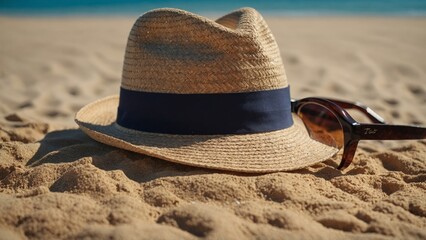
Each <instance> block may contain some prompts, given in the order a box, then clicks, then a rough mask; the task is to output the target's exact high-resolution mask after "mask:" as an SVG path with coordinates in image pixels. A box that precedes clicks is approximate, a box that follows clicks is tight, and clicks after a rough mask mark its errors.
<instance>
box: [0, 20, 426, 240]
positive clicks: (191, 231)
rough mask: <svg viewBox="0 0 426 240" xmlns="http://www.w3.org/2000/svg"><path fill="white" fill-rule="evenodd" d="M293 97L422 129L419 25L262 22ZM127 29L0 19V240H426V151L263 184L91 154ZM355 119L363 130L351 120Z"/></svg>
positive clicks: (329, 164)
mask: <svg viewBox="0 0 426 240" xmlns="http://www.w3.org/2000/svg"><path fill="white" fill-rule="evenodd" d="M266 20H267V23H268V24H269V26H270V28H271V29H272V32H273V34H274V36H275V38H276V41H277V42H278V44H279V46H280V51H281V55H282V58H283V61H284V64H285V69H286V72H287V76H288V81H289V83H290V85H291V94H292V97H294V98H302V97H308V96H324V97H330V98H336V99H345V100H350V101H361V102H363V103H364V104H366V105H368V106H369V107H371V108H372V109H374V110H375V111H376V112H377V113H379V114H380V115H381V116H383V117H384V118H385V120H386V121H387V122H389V123H393V124H416V125H423V126H425V125H426V61H425V59H426V45H425V43H426V31H425V29H426V18H402V17H393V18H390V17H389V18H385V17H382V18H379V17H365V18H361V17H358V18H356V17H307V18H301V17H294V18H283V17H280V18H279V17H270V18H268V17H266ZM134 21H135V18H124V17H111V18H106V17H93V18H88V17H63V18H58V17H56V18H48V17H44V18H43V17H39V18H29V17H28V18H25V17H21V18H17V17H16V18H12V17H10V18H8V17H0V83H1V87H0V239H26V238H30V239H76V238H77V239H197V238H206V239H286V238H288V239H394V238H396V239H425V238H426V230H425V229H426V141H424V140H423V141H386V142H384V141H364V142H361V143H360V146H359V148H358V150H357V155H356V157H355V159H354V161H353V164H352V165H351V166H350V167H349V168H348V169H346V170H345V171H343V172H341V171H339V170H336V169H335V167H336V166H337V164H338V160H337V158H336V159H330V160H327V161H325V162H324V163H320V164H317V165H314V166H312V167H309V168H306V169H302V170H297V171H292V172H279V173H271V174H261V175H259V174H258V175H256V174H238V173H232V172H222V171H216V170H207V169H201V168H194V167H188V166H184V165H178V164H174V163H170V162H167V161H163V160H159V159H156V158H152V157H148V156H144V155H139V154H136V153H132V152H128V151H125V150H120V149H117V148H113V147H109V146H106V145H103V144H101V143H98V142H95V141H94V140H92V139H91V138H89V137H87V136H86V135H85V134H84V133H83V132H82V131H80V130H79V129H78V128H77V125H76V124H75V123H74V115H75V113H76V111H78V110H79V109H80V108H81V107H82V106H84V105H85V104H87V103H89V102H92V101H94V100H96V99H99V98H101V97H105V96H109V95H114V94H118V90H119V86H120V81H121V79H120V78H121V70H122V66H123V57H124V50H125V46H126V42H127V37H128V34H129V31H130V29H131V27H132V24H133V22H134ZM359 117H360V120H365V119H363V118H362V116H359Z"/></svg>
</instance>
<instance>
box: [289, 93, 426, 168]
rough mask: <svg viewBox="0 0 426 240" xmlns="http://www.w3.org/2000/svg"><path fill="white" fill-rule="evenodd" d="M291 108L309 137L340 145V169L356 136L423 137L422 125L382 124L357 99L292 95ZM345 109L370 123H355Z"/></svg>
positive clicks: (350, 156)
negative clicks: (358, 113)
mask: <svg viewBox="0 0 426 240" xmlns="http://www.w3.org/2000/svg"><path fill="white" fill-rule="evenodd" d="M291 108H292V112H293V113H296V114H297V115H298V116H299V117H300V119H301V120H302V121H303V123H304V125H305V127H306V129H307V131H308V132H309V135H310V137H311V138H312V139H314V140H316V141H318V142H321V143H323V144H326V145H329V146H332V147H335V148H338V149H339V150H341V149H342V148H343V156H342V160H341V162H340V164H339V166H338V167H337V169H341V170H342V169H345V168H347V167H348V166H349V165H350V164H351V162H352V160H353V158H354V155H355V152H356V149H357V146H358V142H359V141H360V140H403V139H425V138H426V128H424V127H418V126H409V125H389V124H386V123H385V121H384V119H383V118H382V117H380V116H379V115H378V114H377V113H375V112H374V111H373V110H371V109H370V108H369V107H367V106H365V105H363V104H361V103H350V102H345V101H340V100H334V99H328V98H317V97H309V98H303V99H300V100H295V99H292V100H291ZM345 109H346V110H347V109H354V110H357V111H360V112H361V113H363V114H364V115H365V116H366V117H368V118H369V120H370V121H372V122H373V123H359V122H357V121H356V120H355V119H353V118H352V117H351V115H349V113H348V112H347V111H346V110H345Z"/></svg>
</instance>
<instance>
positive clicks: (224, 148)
mask: <svg viewBox="0 0 426 240" xmlns="http://www.w3.org/2000/svg"><path fill="white" fill-rule="evenodd" d="M75 120H76V122H77V124H78V125H79V126H80V128H81V129H82V130H83V131H84V132H85V133H86V134H88V135H89V136H90V137H92V138H93V139H95V140H97V141H99V142H102V143H105V144H108V145H112V146H115V147H118V148H122V149H126V150H129V151H133V152H137V153H141V154H146V155H150V156H153V157H157V158H160V159H164V160H167V161H172V162H176V163H182V164H186V165H192V166H198V167H205V168H213V169H222V170H231V171H240V172H276V171H283V170H293V169H299V168H304V167H306V166H310V165H313V164H315V163H318V162H321V161H324V160H326V159H328V158H329V157H331V156H332V155H334V154H335V153H336V152H337V149H336V148H333V147H329V146H327V145H324V144H321V143H319V142H317V141H315V140H312V139H311V138H310V137H309V135H308V133H307V132H306V130H305V129H304V127H303V125H301V124H298V123H297V122H295V121H293V117H292V113H291V107H290V96H289V86H288V82H287V78H286V74H285V71H284V66H283V63H282V60H281V56H280V51H279V49H278V46H277V43H276V42H275V39H274V37H273V36H272V33H271V31H270V30H269V28H268V26H267V24H266V22H265V21H264V19H263V18H262V16H261V15H260V14H259V13H258V12H257V11H256V10H254V9H251V8H243V9H240V10H237V11H235V12H232V13H230V14H228V15H226V16H224V17H221V18H219V19H218V20H216V21H212V20H209V19H207V18H205V17H202V16H198V15H196V14H193V13H189V12H186V11H182V10H178V9H156V10H153V11H149V12H147V13H145V14H144V15H142V16H140V17H139V18H138V19H137V20H136V22H135V24H134V25H133V28H132V30H131V32H130V35H129V39H128V43H127V48H126V53H125V58H124V66H123V75H122V82H121V89H120V95H119V96H110V97H107V98H104V99H101V100H98V101H96V102H93V103H90V104H88V105H86V106H85V107H83V108H82V109H81V110H80V111H79V112H78V113H77V114H76V119H75Z"/></svg>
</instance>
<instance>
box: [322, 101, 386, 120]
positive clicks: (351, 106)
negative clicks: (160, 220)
mask: <svg viewBox="0 0 426 240" xmlns="http://www.w3.org/2000/svg"><path fill="white" fill-rule="evenodd" d="M327 100H329V101H332V102H333V103H335V104H337V105H339V107H342V108H345V109H356V110H358V111H360V112H362V113H363V114H364V115H366V116H367V117H368V118H369V119H370V120H371V121H372V122H373V123H380V124H385V123H386V122H385V120H384V119H383V118H382V117H381V116H380V115H379V114H377V113H376V112H375V111H373V109H371V108H369V107H367V106H366V105H364V104H362V103H360V102H355V103H351V102H345V101H341V100H335V99H327Z"/></svg>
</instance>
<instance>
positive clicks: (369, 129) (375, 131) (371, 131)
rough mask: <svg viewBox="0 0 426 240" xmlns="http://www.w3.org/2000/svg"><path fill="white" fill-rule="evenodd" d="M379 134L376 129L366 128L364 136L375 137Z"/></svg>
mask: <svg viewBox="0 0 426 240" xmlns="http://www.w3.org/2000/svg"><path fill="white" fill-rule="evenodd" d="M376 133H377V129H375V128H366V129H364V135H373V134H376Z"/></svg>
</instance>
